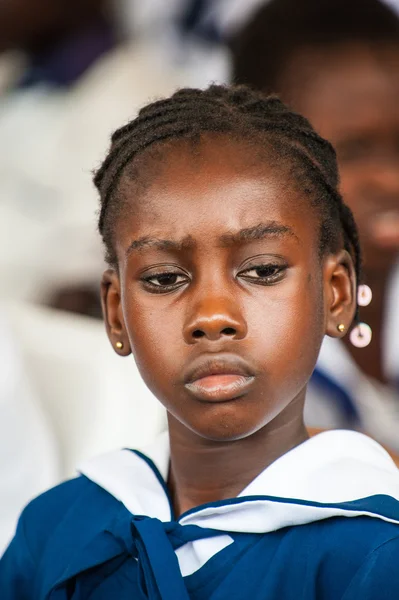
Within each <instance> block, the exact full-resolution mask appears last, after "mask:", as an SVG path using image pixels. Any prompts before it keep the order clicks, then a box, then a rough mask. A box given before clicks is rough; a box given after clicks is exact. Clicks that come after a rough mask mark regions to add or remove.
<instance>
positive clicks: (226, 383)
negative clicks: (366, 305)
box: [103, 137, 354, 440]
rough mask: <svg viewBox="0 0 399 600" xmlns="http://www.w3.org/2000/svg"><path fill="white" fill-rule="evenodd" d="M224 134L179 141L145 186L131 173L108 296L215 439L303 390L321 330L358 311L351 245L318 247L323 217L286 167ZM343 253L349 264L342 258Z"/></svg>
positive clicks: (143, 366)
mask: <svg viewBox="0 0 399 600" xmlns="http://www.w3.org/2000/svg"><path fill="white" fill-rule="evenodd" d="M253 155H254V152H253V151H251V149H250V148H248V146H245V145H244V144H241V145H239V144H238V143H234V144H233V143H231V142H228V141H227V140H225V139H223V138H221V137H219V138H215V137H213V139H212V140H209V139H208V140H206V139H205V140H204V141H202V142H201V144H200V146H197V147H195V148H192V147H191V146H190V145H189V144H182V143H180V144H177V145H176V146H175V147H174V149H172V150H171V149H169V150H168V151H167V152H166V153H165V155H164V156H163V163H161V162H160V163H159V165H158V167H159V168H158V169H157V170H156V172H155V173H154V172H153V171H154V170H152V179H151V184H150V185H149V186H147V187H146V189H142V190H141V192H140V194H139V197H136V194H135V193H134V192H135V191H136V186H134V185H133V184H129V182H128V180H127V178H125V181H124V185H123V186H122V188H123V194H124V195H125V196H127V198H126V199H127V200H128V201H129V193H130V194H131V207H132V210H131V211H125V214H124V215H123V218H120V219H119V224H118V225H117V230H116V236H115V237H116V240H117V241H116V251H117V256H118V262H119V274H118V275H117V274H116V273H115V272H114V271H112V270H110V271H107V272H106V273H105V275H104V280H103V299H104V310H105V314H106V320H107V324H108V332H109V335H110V338H111V341H112V343H113V345H115V343H116V341H118V340H122V341H123V343H124V349H123V350H122V351H121V353H123V354H127V353H128V352H129V350H130V349H131V350H132V352H133V354H134V357H135V360H136V362H137V365H138V367H139V370H140V372H141V374H142V376H143V378H144V380H145V382H146V384H147V385H148V387H149V388H150V390H151V391H152V392H153V393H154V394H155V395H156V396H157V397H158V398H159V400H160V401H161V402H162V403H163V404H164V406H165V407H166V408H167V410H168V411H169V413H170V415H171V419H172V421H173V420H174V419H176V420H177V421H179V422H180V423H182V424H183V425H185V426H186V427H187V428H189V429H190V430H191V431H193V432H195V433H196V434H198V435H200V436H201V437H203V438H207V439H212V440H234V439H240V438H243V437H246V436H248V435H251V434H252V433H254V432H256V431H258V430H259V429H260V428H262V427H263V426H264V425H266V424H268V423H270V422H271V421H272V420H273V419H274V418H275V417H276V416H277V415H278V414H280V413H282V412H283V411H284V410H285V409H286V408H287V407H288V405H290V404H291V403H292V402H294V401H297V404H298V415H299V414H300V412H301V409H302V403H303V400H304V395H305V387H306V383H307V381H308V379H309V377H310V375H311V373H312V370H313V368H314V365H315V362H316V359H317V355H318V352H319V348H320V344H321V341H322V338H323V336H324V334H325V333H326V332H327V333H330V334H331V335H336V336H338V335H339V332H338V331H337V325H338V324H339V323H342V322H343V323H345V325H347V326H348V325H349V323H350V321H351V319H352V316H353V310H354V305H353V276H352V275H351V273H352V270H351V263H350V260H348V255H347V254H346V253H345V252H344V251H342V252H340V253H339V254H337V255H329V256H327V257H325V258H324V259H323V260H322V259H320V256H319V219H318V217H317V214H316V211H315V210H314V209H311V208H310V201H309V199H308V198H307V197H305V196H304V195H302V194H301V192H300V191H299V190H298V186H295V185H294V183H292V182H290V180H289V176H288V174H287V175H286V174H284V173H283V172H282V171H280V172H279V170H277V172H276V167H274V168H272V167H271V166H270V165H269V166H268V162H267V160H265V158H264V157H263V159H258V160H255V161H254V157H253ZM345 265H346V266H345Z"/></svg>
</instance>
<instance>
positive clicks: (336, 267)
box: [324, 250, 356, 338]
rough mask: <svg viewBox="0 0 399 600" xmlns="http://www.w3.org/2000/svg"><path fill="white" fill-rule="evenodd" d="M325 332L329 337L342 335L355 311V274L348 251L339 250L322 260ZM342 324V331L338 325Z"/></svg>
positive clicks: (345, 331)
mask: <svg viewBox="0 0 399 600" xmlns="http://www.w3.org/2000/svg"><path fill="white" fill-rule="evenodd" d="M324 309H325V332H326V334H327V335H329V336H330V337H340V338H341V337H343V336H344V335H345V334H346V333H347V332H348V329H349V328H350V326H351V323H352V321H353V317H354V316H355V311H356V275H355V268H354V264H353V260H352V257H351V255H350V254H349V252H347V251H346V250H341V251H340V252H339V253H337V254H331V255H329V256H327V258H326V259H325V261H324ZM341 324H342V325H344V326H345V329H344V330H343V331H339V330H338V325H341Z"/></svg>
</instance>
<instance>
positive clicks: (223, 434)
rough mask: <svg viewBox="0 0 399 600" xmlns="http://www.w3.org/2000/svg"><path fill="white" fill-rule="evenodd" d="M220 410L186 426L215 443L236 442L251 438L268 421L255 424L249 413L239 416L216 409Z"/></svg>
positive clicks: (219, 407) (186, 423)
mask: <svg viewBox="0 0 399 600" xmlns="http://www.w3.org/2000/svg"><path fill="white" fill-rule="evenodd" d="M215 408H217V409H218V410H213V411H212V412H213V413H214V414H212V415H209V414H208V415H206V416H203V418H200V419H198V420H196V421H195V422H194V421H193V420H192V419H190V421H185V422H184V425H185V426H186V427H188V428H189V429H191V431H192V432H193V433H195V434H197V435H198V436H200V437H202V438H204V439H206V440H209V441H213V442H234V441H237V440H242V439H244V438H247V437H250V436H251V435H253V434H254V433H256V432H257V431H258V430H259V429H261V428H262V427H263V426H264V425H265V424H266V423H267V422H268V419H262V420H261V421H255V422H254V415H253V414H252V415H251V417H252V418H251V419H248V416H249V415H248V411H245V413H246V414H245V415H241V416H240V415H239V414H237V412H238V411H237V410H234V412H233V411H230V410H228V411H226V410H225V408H223V409H222V410H221V408H222V407H221V406H218V407H215Z"/></svg>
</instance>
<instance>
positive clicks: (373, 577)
mask: <svg viewBox="0 0 399 600" xmlns="http://www.w3.org/2000/svg"><path fill="white" fill-rule="evenodd" d="M397 529H399V528H397ZM398 556H399V531H397V532H396V535H395V536H394V537H391V538H389V539H386V540H385V541H384V542H383V543H382V544H380V545H379V546H377V547H376V548H374V549H373V550H371V552H369V554H368V555H367V556H366V557H365V558H364V560H363V561H362V564H361V565H360V567H359V569H358V570H357V571H356V573H355V575H354V577H353V578H352V580H351V582H350V584H349V586H348V588H347V590H346V592H345V595H344V596H343V600H357V599H358V598H362V600H372V599H374V598H378V599H379V600H391V599H392V598H399V569H398Z"/></svg>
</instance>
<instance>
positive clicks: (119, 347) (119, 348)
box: [115, 342, 123, 350]
mask: <svg viewBox="0 0 399 600" xmlns="http://www.w3.org/2000/svg"><path fill="white" fill-rule="evenodd" d="M115 346H116V347H117V348H118V350H122V348H123V342H116V344H115Z"/></svg>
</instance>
